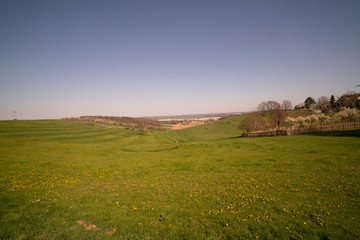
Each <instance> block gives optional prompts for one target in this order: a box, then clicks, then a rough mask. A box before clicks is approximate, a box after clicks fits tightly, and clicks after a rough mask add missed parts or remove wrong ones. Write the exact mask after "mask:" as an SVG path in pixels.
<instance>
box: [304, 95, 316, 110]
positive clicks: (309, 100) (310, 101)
mask: <svg viewBox="0 0 360 240" xmlns="http://www.w3.org/2000/svg"><path fill="white" fill-rule="evenodd" d="M304 104H305V108H307V109H310V108H313V107H314V106H315V104H316V102H315V100H314V99H313V98H312V97H308V98H307V99H306V100H305V102H304Z"/></svg>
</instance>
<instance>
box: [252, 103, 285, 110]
mask: <svg viewBox="0 0 360 240" xmlns="http://www.w3.org/2000/svg"><path fill="white" fill-rule="evenodd" d="M280 108H281V106H280V103H278V102H276V101H267V102H261V103H260V104H259V106H258V107H257V110H258V111H260V112H266V111H271V110H276V109H280Z"/></svg>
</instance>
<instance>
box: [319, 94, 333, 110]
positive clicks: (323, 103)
mask: <svg viewBox="0 0 360 240" xmlns="http://www.w3.org/2000/svg"><path fill="white" fill-rule="evenodd" d="M329 106H330V99H329V98H328V97H326V96H321V97H319V98H318V99H317V101H316V107H317V108H318V109H320V110H321V111H322V112H323V111H324V110H325V109H326V108H328V107H329Z"/></svg>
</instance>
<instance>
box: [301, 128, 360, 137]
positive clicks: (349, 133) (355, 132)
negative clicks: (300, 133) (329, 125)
mask: <svg viewBox="0 0 360 240" xmlns="http://www.w3.org/2000/svg"><path fill="white" fill-rule="evenodd" d="M305 135H313V136H329V137H360V128H358V129H350V130H346V129H345V130H334V131H325V132H314V133H307V134H305Z"/></svg>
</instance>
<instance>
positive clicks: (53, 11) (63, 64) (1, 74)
mask: <svg viewBox="0 0 360 240" xmlns="http://www.w3.org/2000/svg"><path fill="white" fill-rule="evenodd" d="M359 12H360V1H351V0H349V1H340V0H338V1H335V0H319V1H310V0H306V1H285V0H282V1H280V0H276V1H250V0H249V1H233V0H225V1H215V0H208V1H140V0H139V1H136V0H135V1H113V0H107V1H92V0H90V1H85V0H79V1H68V0H65V1H43V0H34V1H1V2H0V29H1V31H0V35H1V44H0V53H1V54H0V86H1V87H0V120H5V119H13V117H14V114H13V111H17V112H18V113H17V118H18V119H48V118H63V117H78V116H82V115H107V116H130V117H140V116H163V115H183V114H196V113H216V112H245V111H251V110H254V109H255V108H256V107H257V105H258V104H259V103H260V102H262V101H268V100H275V101H278V102H281V101H282V100H290V101H291V102H292V104H293V105H296V104H299V103H301V102H303V101H304V100H305V99H306V98H307V97H309V96H311V97H313V98H314V99H315V100H316V99H317V98H318V97H321V96H327V97H330V96H331V95H334V96H341V95H342V94H344V93H346V92H347V91H349V90H350V91H358V90H359V88H354V87H355V86H356V85H357V84H358V81H359V80H360V67H359V66H360V44H359V42H360V14H359ZM21 114H22V115H21Z"/></svg>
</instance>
